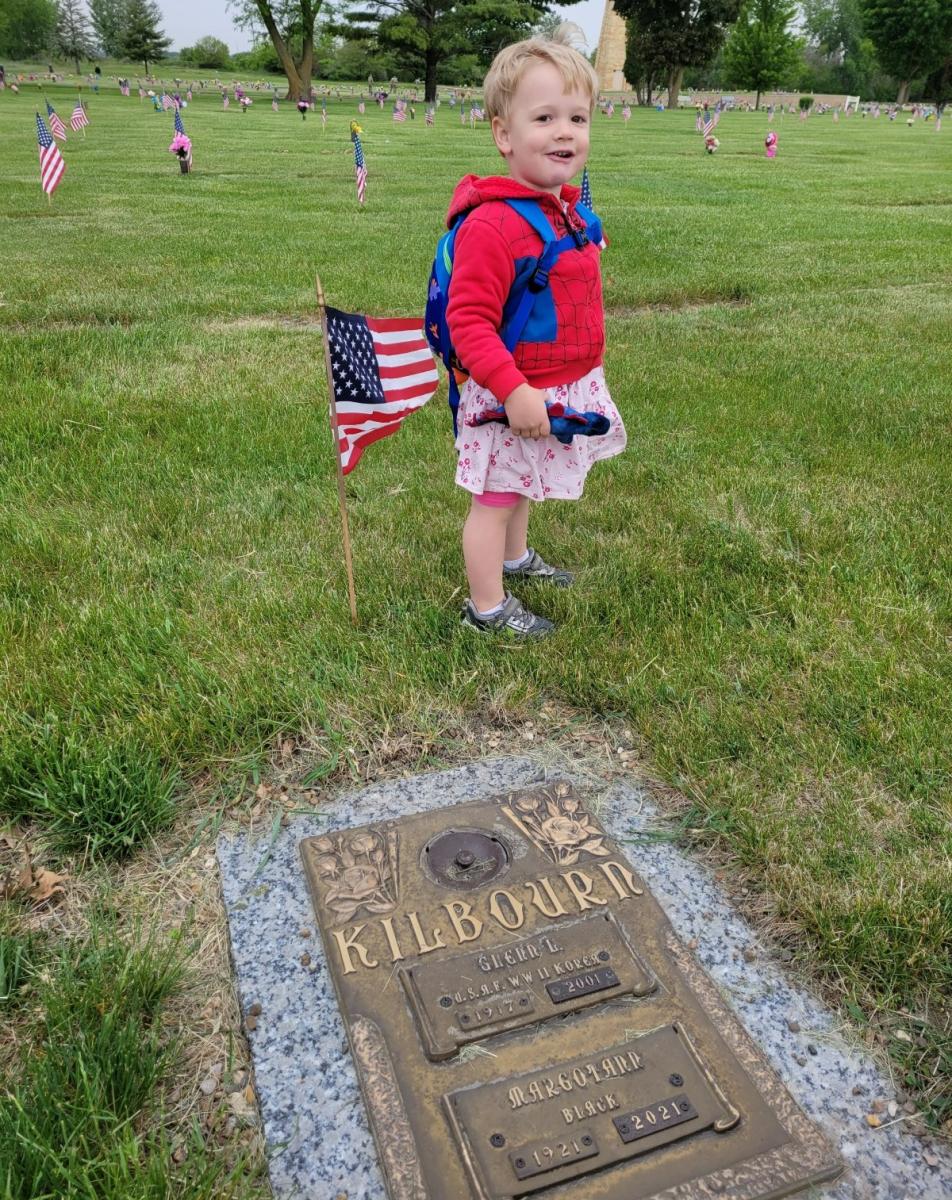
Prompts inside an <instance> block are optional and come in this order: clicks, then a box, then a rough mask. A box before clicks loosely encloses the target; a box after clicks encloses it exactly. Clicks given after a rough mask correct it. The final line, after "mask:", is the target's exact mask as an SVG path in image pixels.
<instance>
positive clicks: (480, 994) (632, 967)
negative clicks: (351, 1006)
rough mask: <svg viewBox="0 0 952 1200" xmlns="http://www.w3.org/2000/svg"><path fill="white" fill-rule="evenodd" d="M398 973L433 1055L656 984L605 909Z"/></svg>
mask: <svg viewBox="0 0 952 1200" xmlns="http://www.w3.org/2000/svg"><path fill="white" fill-rule="evenodd" d="M609 962H610V963H611V964H612V965H611V966H610V967H608V966H605V965H603V964H606V963H609ZM399 975H400V978H401V980H402V982H403V985H404V987H405V988H406V989H407V993H408V997H409V1000H410V1004H411V1007H412V1008H413V1011H414V1014H415V1015H416V1018H417V1022H418V1024H419V1029H420V1036H421V1038H422V1039H423V1043H424V1046H425V1049H426V1053H427V1056H428V1057H429V1058H432V1059H441V1058H448V1057H449V1056H450V1055H451V1054H455V1053H456V1052H457V1051H458V1050H459V1048H460V1046H463V1045H465V1044H466V1043H467V1042H472V1041H476V1040H482V1039H484V1038H485V1037H486V1036H487V1035H488V1034H493V1033H502V1032H503V1031H504V1030H508V1029H516V1028H518V1027H519V1026H520V1025H527V1024H529V1023H534V1022H536V1021H542V1020H545V1019H546V1018H547V1017H550V1016H556V1015H558V1016H564V1015H565V1014H566V1013H568V1012H575V1011H577V1010H578V1009H580V1008H584V1007H586V1006H588V1005H589V1004H595V1003H598V1002H599V1001H600V1000H602V999H605V998H607V996H608V995H611V996H621V995H628V996H643V995H645V994H646V993H648V992H650V991H652V990H653V989H654V988H656V987H657V986H658V985H657V981H656V980H655V979H654V978H653V977H652V976H651V975H650V974H649V973H648V971H647V969H646V968H645V965H644V963H642V962H641V961H640V960H639V958H638V956H637V955H636V954H635V952H634V950H633V949H632V948H631V946H630V945H629V944H628V942H627V941H626V940H625V937H624V935H623V934H622V932H621V930H620V929H619V927H618V923H617V922H616V921H615V918H614V916H613V915H612V914H611V913H605V914H604V915H602V914H595V913H593V914H591V915H590V916H587V917H583V918H582V919H581V920H578V921H566V922H565V923H563V924H562V925H560V926H559V927H558V929H557V931H553V932H549V933H542V934H538V935H533V936H531V937H527V938H519V939H517V940H515V941H512V942H509V943H508V944H503V945H501V946H499V947H498V949H496V950H489V951H486V950H479V951H470V952H469V953H467V954H452V955H448V956H447V957H445V958H442V959H440V960H438V961H436V962H422V963H420V964H419V965H418V966H413V967H408V968H405V969H403V970H401V971H400V972H399Z"/></svg>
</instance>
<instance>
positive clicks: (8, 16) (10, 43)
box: [0, 0, 58, 59]
mask: <svg viewBox="0 0 952 1200" xmlns="http://www.w3.org/2000/svg"><path fill="white" fill-rule="evenodd" d="M57 17H58V12H57V8H56V4H55V3H54V0H3V3H2V4H0V54H4V55H9V57H10V58H14V59H25V58H26V59H29V58H33V57H35V56H36V55H39V54H44V53H45V52H46V51H47V50H49V48H50V47H51V46H52V45H53V42H54V38H55V36H56V22H57Z"/></svg>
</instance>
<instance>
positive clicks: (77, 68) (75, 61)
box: [73, 58, 79, 75]
mask: <svg viewBox="0 0 952 1200" xmlns="http://www.w3.org/2000/svg"><path fill="white" fill-rule="evenodd" d="M73 62H74V63H75V64H76V74H77V75H78V74H79V59H78V58H74V59H73Z"/></svg>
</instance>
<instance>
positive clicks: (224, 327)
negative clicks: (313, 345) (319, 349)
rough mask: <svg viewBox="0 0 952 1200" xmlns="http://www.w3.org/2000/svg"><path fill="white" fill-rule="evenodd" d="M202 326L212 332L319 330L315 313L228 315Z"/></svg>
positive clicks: (319, 324) (319, 325) (319, 323)
mask: <svg viewBox="0 0 952 1200" xmlns="http://www.w3.org/2000/svg"><path fill="white" fill-rule="evenodd" d="M204 327H205V328H206V329H208V330H211V331H212V332H213V333H227V332H229V330H232V329H290V330H294V331H300V330H315V331H317V332H318V333H320V331H321V322H320V318H319V317H318V316H317V314H316V313H314V314H313V315H311V314H307V315H304V316H296V317H286V316H280V315H278V314H270V315H267V314H266V315H263V316H253V317H228V318H220V319H218V320H214V321H206V322H205V323H204Z"/></svg>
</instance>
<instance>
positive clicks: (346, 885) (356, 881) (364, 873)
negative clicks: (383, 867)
mask: <svg viewBox="0 0 952 1200" xmlns="http://www.w3.org/2000/svg"><path fill="white" fill-rule="evenodd" d="M380 883H381V880H380V875H379V873H378V871H377V868H376V867H370V866H356V867H348V868H347V870H346V871H344V873H343V874H342V875H341V877H340V894H341V896H346V897H348V898H349V899H351V900H366V899H367V897H368V896H372V895H373V894H374V892H375V891H376V890H377V889H378V888H379V887H380Z"/></svg>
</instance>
